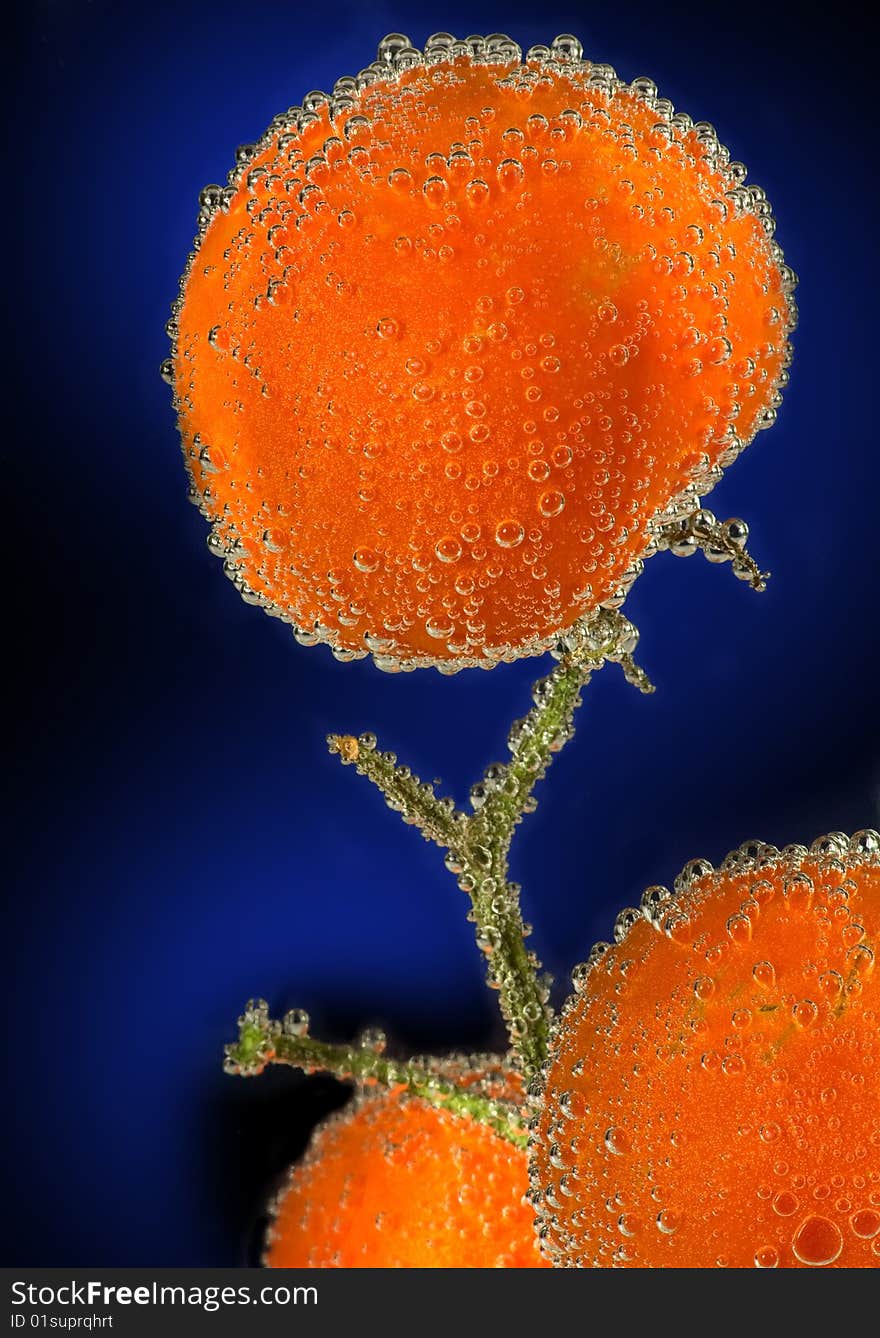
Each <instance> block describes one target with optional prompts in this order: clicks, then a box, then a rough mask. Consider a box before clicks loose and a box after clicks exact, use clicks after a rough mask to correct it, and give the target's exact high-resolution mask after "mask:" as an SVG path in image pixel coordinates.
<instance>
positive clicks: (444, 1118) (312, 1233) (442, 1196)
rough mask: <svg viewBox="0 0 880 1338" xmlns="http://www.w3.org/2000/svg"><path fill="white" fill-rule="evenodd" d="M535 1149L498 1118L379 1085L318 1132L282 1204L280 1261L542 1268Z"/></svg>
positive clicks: (277, 1238)
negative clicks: (530, 1173)
mask: <svg viewBox="0 0 880 1338" xmlns="http://www.w3.org/2000/svg"><path fill="white" fill-rule="evenodd" d="M526 1188H527V1173H526V1153H525V1150H524V1149H523V1148H520V1147H517V1146H515V1145H514V1144H513V1143H510V1142H508V1141H506V1140H505V1139H504V1138H502V1137H500V1136H499V1135H498V1134H496V1133H494V1132H493V1131H492V1129H491V1128H489V1127H487V1126H486V1125H484V1124H479V1123H477V1122H476V1121H475V1120H472V1119H470V1118H467V1117H465V1116H461V1115H452V1114H450V1113H449V1112H448V1111H446V1110H443V1109H440V1108H439V1107H437V1106H433V1105H429V1104H428V1103H426V1102H424V1101H422V1100H419V1099H416V1098H412V1097H407V1096H404V1095H401V1094H400V1093H396V1092H381V1093H378V1094H375V1095H371V1096H368V1097H366V1098H364V1099H362V1100H358V1101H357V1102H356V1103H355V1104H354V1105H353V1106H351V1107H348V1108H347V1109H345V1110H344V1111H342V1112H341V1114H339V1115H336V1116H334V1117H333V1118H332V1119H330V1120H329V1121H328V1122H327V1123H326V1124H324V1125H323V1126H322V1127H321V1128H320V1129H319V1130H318V1131H317V1133H316V1134H315V1135H314V1137H313V1139H312V1143H311V1146H310V1148H309V1150H308V1152H307V1154H306V1156H305V1158H304V1160H303V1161H302V1162H300V1163H298V1164H297V1165H296V1166H294V1167H293V1169H292V1171H291V1173H290V1178H289V1181H288V1183H287V1185H286V1186H285V1188H284V1189H283V1190H282V1191H281V1193H280V1194H279V1195H278V1198H277V1200H276V1203H275V1205H274V1216H273V1222H272V1226H271V1228H270V1233H269V1244H268V1248H267V1252H266V1262H267V1263H268V1264H269V1265H270V1267H273V1268H542V1267H547V1264H546V1262H545V1261H544V1260H543V1259H542V1257H541V1255H540V1253H539V1251H538V1246H537V1240H536V1237H535V1232H534V1225H533V1214H532V1211H531V1209H530V1208H529V1206H528V1204H527V1203H526V1201H525V1193H526Z"/></svg>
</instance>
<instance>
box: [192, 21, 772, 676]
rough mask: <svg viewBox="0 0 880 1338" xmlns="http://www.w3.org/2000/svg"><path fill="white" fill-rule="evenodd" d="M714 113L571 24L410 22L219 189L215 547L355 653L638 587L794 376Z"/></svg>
mask: <svg viewBox="0 0 880 1338" xmlns="http://www.w3.org/2000/svg"><path fill="white" fill-rule="evenodd" d="M743 178H744V169H743V168H742V166H741V164H734V163H730V162H729V160H728V154H727V151H726V150H724V149H723V148H722V147H721V146H720V145H719V144H718V142H717V140H716V139H715V137H714V134H713V132H712V131H711V127H708V126H706V125H703V124H700V125H696V126H695V125H693V124H692V122H691V121H690V118H689V117H687V116H683V115H676V114H674V113H673V109H672V106H671V104H669V103H668V102H667V101H665V100H662V99H660V98H658V97H657V95H656V90H655V89H654V87H653V85H652V84H651V83H650V81H649V80H644V79H642V80H636V81H635V82H634V83H633V84H631V85H628V84H624V83H622V82H621V81H619V80H617V79H616V78H615V77H614V75H613V72H612V71H610V70H609V69H608V67H606V66H599V65H594V64H591V63H590V62H589V61H582V60H581V59H580V58H579V48H578V45H577V43H575V42H574V39H558V41H557V43H555V44H554V48H553V50H552V51H549V50H547V49H546V48H544V49H541V50H537V51H536V52H534V53H530V58H529V59H527V61H526V62H525V64H523V63H521V62H520V58H519V52H518V49H517V48H515V47H514V46H513V44H512V43H511V42H509V40H506V39H495V40H488V41H486V42H483V43H482V44H480V43H479V42H476V41H473V40H472V41H470V42H469V43H468V44H461V43H459V44H455V43H453V41H452V39H451V38H447V37H444V36H442V35H441V36H440V37H438V38H437V39H434V40H432V42H430V43H429V44H428V48H427V50H426V53H420V52H415V51H413V50H412V49H411V48H408V47H406V46H405V45H404V42H403V39H399V40H389V41H387V42H386V43H385V44H383V47H382V48H380V60H379V62H378V63H377V64H375V65H372V66H370V67H369V68H368V70H367V71H365V72H364V73H363V75H362V76H361V77H359V79H358V80H357V81H354V80H342V81H340V83H339V84H338V85H337V88H336V90H335V92H334V95H333V97H332V98H330V99H329V100H328V99H322V97H320V96H317V95H310V97H309V98H308V99H307V100H306V105H305V108H304V109H293V110H292V111H291V112H290V113H286V114H284V115H282V116H280V117H279V118H277V120H276V122H275V123H274V124H273V126H272V127H271V128H270V130H269V132H268V133H267V134H266V136H265V137H264V138H263V140H262V141H261V142H260V143H259V144H258V145H257V146H256V147H255V148H254V149H253V150H252V151H251V152H249V153H246V154H244V155H243V161H242V163H241V166H240V168H239V170H238V171H237V172H236V173H235V174H234V176H233V178H232V183H233V184H232V185H231V186H230V187H228V188H226V189H224V190H221V189H220V188H219V187H215V188H209V189H208V191H207V192H206V194H205V197H204V198H205V208H204V211H203V214H204V219H203V224H204V226H203V234H202V235H201V236H200V238H199V239H198V248H197V250H196V251H195V252H194V254H193V256H192V260H191V263H190V266H189V269H188V271H187V274H186V275H185V276H184V282H183V288H182V295H181V301H180V303H179V307H178V310H177V313H176V316H175V319H174V322H173V324H172V330H173V336H174V341H175V346H174V357H173V360H172V362H171V364H170V366H169V371H168V375H169V377H170V378H171V379H172V380H173V384H174V387H175V395H176V404H177V407H178V410H179V423H180V430H181V434H182V438H183V447H184V453H185V457H186V460H187V463H188V466H189V468H190V471H191V474H192V478H193V483H194V489H195V496H196V499H197V500H198V501H199V503H200V504H201V506H202V508H203V510H204V512H205V514H206V515H207V516H208V517H209V518H210V519H211V521H212V522H213V524H214V533H213V536H212V539H211V544H212V547H213V548H214V550H215V551H216V552H218V553H219V554H220V555H221V556H223V557H224V559H225V561H226V567H227V571H228V573H229V575H230V576H231V577H232V578H233V580H234V581H235V582H236V583H237V585H238V586H239V588H240V589H241V591H242V592H243V593H244V594H245V596H246V597H247V598H249V599H251V600H252V601H253V602H256V603H258V604H261V605H262V606H263V607H265V608H266V609H268V610H269V611H270V612H272V613H274V614H276V615H277V616H280V617H282V618H284V619H286V620H288V621H289V622H291V623H292V624H293V625H294V627H295V628H296V629H298V634H299V635H300V637H301V639H304V640H306V641H309V642H311V641H314V640H322V641H326V642H328V643H329V644H330V646H331V647H332V648H333V649H334V651H335V652H336V653H337V654H338V655H340V656H341V657H343V658H346V657H350V656H353V655H362V654H366V653H367V652H372V653H373V654H374V655H375V657H376V660H377V662H378V663H379V664H380V665H381V666H382V667H384V668H412V667H415V666H418V665H425V664H434V665H437V666H438V667H440V668H443V669H445V670H453V669H456V668H461V667H463V666H469V665H481V666H483V667H490V666H491V665H492V664H494V663H497V662H498V661H499V660H503V659H512V658H515V657H517V656H519V655H523V654H535V653H538V652H539V651H541V650H542V649H543V648H545V647H546V646H547V645H548V644H549V643H551V642H552V640H553V639H554V637H555V635H556V634H557V633H558V632H559V631H560V630H561V629H564V628H567V627H569V626H570V625H571V624H572V623H573V622H574V621H575V620H576V619H577V618H578V617H579V616H581V615H583V614H585V613H589V612H590V611H591V610H594V609H595V608H596V607H597V606H599V605H600V604H602V603H603V602H608V601H616V600H619V599H620V598H621V597H622V593H623V592H624V591H625V589H626V588H627V586H628V584H629V583H631V581H632V580H633V579H634V577H635V575H637V573H638V571H639V570H640V564H641V559H642V558H643V557H644V556H645V555H646V554H647V553H649V552H650V551H651V541H652V533H653V527H654V526H655V524H656V522H658V520H659V519H660V518H662V517H663V516H664V515H668V514H669V513H670V510H671V509H672V510H675V508H676V507H678V508H679V509H680V508H681V507H684V508H685V509H687V508H690V507H692V506H693V505H694V504H695V498H696V496H697V495H698V494H699V493H700V492H705V491H707V490H708V488H709V487H710V486H711V485H712V483H713V482H714V481H715V478H716V477H717V476H718V467H719V466H720V465H723V464H725V463H727V462H728V461H729V460H730V459H732V458H733V456H734V455H735V454H736V452H737V450H738V449H740V448H741V446H742V445H743V444H745V443H746V442H748V441H749V440H751V438H752V437H753V436H754V434H755V432H756V430H757V429H758V428H759V427H762V426H767V425H768V424H769V423H770V422H771V421H772V419H773V417H774V416H775V406H776V405H777V403H778V399H779V389H780V387H781V385H782V384H783V383H784V381H785V378H786V371H785V369H786V366H787V362H788V357H789V351H790V350H789V346H788V342H787V339H788V334H789V332H790V329H791V327H792V325H793V320H794V307H793V302H792V300H791V292H792V289H793V286H794V276H793V275H792V273H791V271H789V270H787V269H786V267H785V266H784V265H783V264H782V253H781V251H780V250H779V247H778V246H777V245H776V244H775V242H773V241H772V240H771V238H772V231H773V223H772V219H771V218H770V215H769V207H768V206H767V203H766V200H765V198H764V195H763V192H761V191H760V190H759V189H758V188H756V187H746V186H745V185H744V184H743Z"/></svg>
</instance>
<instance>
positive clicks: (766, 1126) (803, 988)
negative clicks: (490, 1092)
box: [531, 833, 880, 1268]
mask: <svg viewBox="0 0 880 1338" xmlns="http://www.w3.org/2000/svg"><path fill="white" fill-rule="evenodd" d="M844 842H845V838H842V837H840V836H837V835H835V836H833V837H832V838H826V839H824V841H823V842H817V843H816V845H815V846H814V848H813V850H812V852H807V851H806V850H805V849H804V848H803V847H793V848H789V850H788V851H786V852H783V853H782V854H780V853H779V852H778V851H773V849H772V848H768V847H761V846H757V845H753V846H752V847H750V848H748V849H745V850H744V851H743V852H741V853H740V854H738V855H737V856H733V857H730V858H729V860H728V861H725V865H724V866H723V867H722V870H721V871H718V872H716V871H714V870H711V868H710V866H707V865H705V864H704V863H703V862H702V861H698V862H696V863H695V865H693V866H690V869H689V871H686V876H685V877H684V878H683V879H681V880H679V883H678V884H677V893H676V895H675V896H674V897H672V898H671V899H668V900H666V899H664V897H663V894H662V890H661V891H659V892H658V890H657V889H651V890H650V891H649V893H648V894H646V898H645V900H644V902H643V906H644V908H645V909H644V912H643V914H642V915H639V916H637V917H636V918H635V920H634V922H633V923H631V926H630V927H629V928H626V926H627V924H628V923H630V920H632V917H630V920H627V919H626V918H624V919H623V920H622V921H621V926H622V933H621V937H620V940H619V941H618V942H616V943H615V944H614V945H613V946H611V947H608V948H607V951H605V952H604V953H601V952H600V953H599V954H596V955H595V957H594V965H593V966H592V968H591V969H590V970H588V971H586V972H583V971H582V972H578V973H576V977H577V978H578V979H579V982H580V983H579V990H580V992H578V993H575V994H574V995H573V996H572V997H571V998H570V999H569V1001H568V1003H567V1005H566V1007H565V1010H564V1012H563V1014H562V1016H561V1018H560V1020H559V1023H558V1028H557V1034H556V1037H555V1041H554V1045H553V1050H552V1055H551V1059H550V1061H549V1064H548V1068H547V1073H546V1089H545V1096H544V1104H543V1108H542V1111H541V1115H540V1118H539V1123H538V1128H537V1131H536V1133H535V1137H534V1143H533V1147H532V1152H531V1161H532V1172H533V1174H534V1176H535V1178H536V1180H537V1182H538V1184H539V1185H540V1193H539V1195H538V1204H537V1207H538V1215H539V1219H540V1222H541V1231H542V1235H543V1238H544V1247H545V1249H546V1251H547V1254H548V1257H552V1258H553V1259H554V1261H555V1262H557V1263H560V1264H563V1265H568V1266H589V1265H594V1266H595V1265H598V1266H602V1267H629V1268H637V1267H688V1268H693V1267H716V1266H728V1267H749V1268H750V1267H800V1266H823V1265H830V1266H833V1267H840V1268H843V1267H847V1268H855V1267H862V1268H870V1267H877V1266H878V1264H880V1027H878V1019H880V973H878V971H877V970H876V967H875V965H874V954H875V952H876V951H877V950H878V948H880V864H878V855H877V850H878V848H880V840H878V838H877V836H876V833H873V834H872V833H868V834H859V835H858V836H857V837H856V838H853V842H852V843H851V844H848V845H847V844H844ZM755 852H757V854H756V853H755ZM646 916H650V917H651V919H648V918H646ZM651 920H653V923H652V922H651Z"/></svg>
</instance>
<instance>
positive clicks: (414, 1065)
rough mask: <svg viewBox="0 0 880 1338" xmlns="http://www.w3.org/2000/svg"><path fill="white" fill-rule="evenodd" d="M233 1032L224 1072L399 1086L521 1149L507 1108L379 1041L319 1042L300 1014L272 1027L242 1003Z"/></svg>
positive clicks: (519, 1130)
mask: <svg viewBox="0 0 880 1338" xmlns="http://www.w3.org/2000/svg"><path fill="white" fill-rule="evenodd" d="M238 1033H239V1034H238V1041H237V1042H234V1043H233V1044H231V1045H227V1047H226V1071H227V1073H232V1074H236V1075H237V1076H239V1077H253V1076H256V1075H257V1074H259V1073H262V1072H263V1070H264V1069H265V1068H266V1066H267V1065H268V1064H287V1065H289V1066H290V1067H291V1068H297V1069H302V1070H303V1072H304V1073H318V1072H324V1073H332V1074H334V1075H335V1076H336V1077H337V1078H340V1079H343V1080H353V1081H355V1082H358V1083H361V1084H368V1085H369V1084H372V1083H376V1084H379V1085H380V1086H384V1087H404V1088H406V1090H407V1092H409V1093H410V1095H412V1096H417V1097H419V1098H421V1100H423V1101H427V1102H429V1103H430V1104H431V1105H433V1106H442V1107H443V1108H444V1109H445V1110H449V1111H451V1112H452V1113H453V1114H455V1115H464V1116H468V1117H469V1118H470V1119H474V1120H478V1121H479V1122H480V1123H482V1124H486V1125H489V1127H490V1128H492V1129H493V1130H494V1132H495V1133H497V1134H498V1135H499V1136H500V1137H502V1138H505V1139H507V1140H508V1141H509V1142H511V1143H514V1144H516V1146H517V1147H525V1146H526V1143H527V1140H528V1134H527V1131H526V1126H525V1122H524V1119H523V1117H522V1114H521V1113H520V1111H518V1110H517V1109H516V1108H515V1107H514V1106H513V1105H511V1104H510V1103H509V1102H506V1101H503V1100H498V1099H496V1098H493V1097H491V1096H487V1095H485V1094H484V1093H483V1092H481V1091H479V1090H478V1087H477V1085H476V1084H475V1085H474V1087H473V1088H468V1087H463V1086H462V1085H461V1084H460V1082H456V1081H455V1080H453V1078H452V1077H450V1076H448V1075H446V1074H444V1072H443V1066H442V1064H440V1063H438V1064H437V1066H436V1067H435V1066H434V1065H432V1063H431V1062H430V1061H425V1060H417V1059H406V1060H398V1059H392V1058H389V1057H388V1056H387V1055H385V1054H384V1053H383V1049H382V1046H383V1045H384V1038H381V1037H379V1038H375V1039H373V1040H372V1043H371V1042H370V1040H368V1039H367V1038H365V1039H364V1043H363V1044H361V1045H356V1046H347V1045H332V1044H330V1043H329V1042H327V1041H319V1040H317V1039H316V1038H315V1037H313V1036H310V1035H309V1034H308V1017H307V1015H306V1014H305V1013H302V1012H300V1011H297V1012H293V1013H288V1014H287V1016H286V1017H285V1018H284V1020H283V1022H276V1021H273V1020H272V1018H270V1016H269V1007H268V1004H266V1003H265V1002H264V1001H263V1000H262V999H257V1000H251V1002H250V1003H249V1004H248V1006H247V1008H246V1009H245V1012H244V1014H243V1015H242V1017H240V1018H239V1019H238ZM496 1062H497V1061H496Z"/></svg>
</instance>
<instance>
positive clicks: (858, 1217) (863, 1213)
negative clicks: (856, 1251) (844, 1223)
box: [849, 1208, 880, 1240]
mask: <svg viewBox="0 0 880 1338" xmlns="http://www.w3.org/2000/svg"><path fill="white" fill-rule="evenodd" d="M849 1224H850V1226H851V1227H852V1229H853V1232H854V1233H855V1235H856V1236H858V1237H859V1239H860V1240H873V1239H874V1237H875V1236H876V1235H878V1234H880V1212H874V1211H873V1210H872V1209H871V1208H863V1209H861V1210H860V1211H859V1212H857V1213H853V1215H852V1217H851V1218H850V1219H849Z"/></svg>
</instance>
